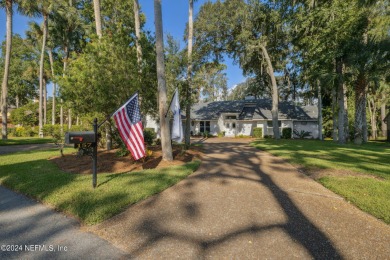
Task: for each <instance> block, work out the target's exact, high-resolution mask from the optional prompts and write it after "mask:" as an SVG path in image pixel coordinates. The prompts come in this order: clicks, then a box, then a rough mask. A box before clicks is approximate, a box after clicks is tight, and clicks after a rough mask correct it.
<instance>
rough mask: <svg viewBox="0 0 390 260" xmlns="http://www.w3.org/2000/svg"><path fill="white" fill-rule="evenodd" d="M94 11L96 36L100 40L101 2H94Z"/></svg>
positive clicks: (97, 0)
mask: <svg viewBox="0 0 390 260" xmlns="http://www.w3.org/2000/svg"><path fill="white" fill-rule="evenodd" d="M93 10H94V12H95V26H96V34H97V36H98V37H99V39H100V38H102V20H101V19H102V18H101V15H100V0H93Z"/></svg>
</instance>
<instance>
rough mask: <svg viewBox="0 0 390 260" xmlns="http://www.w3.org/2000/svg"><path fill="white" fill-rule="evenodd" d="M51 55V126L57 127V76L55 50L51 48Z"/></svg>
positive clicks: (49, 51)
mask: <svg viewBox="0 0 390 260" xmlns="http://www.w3.org/2000/svg"><path fill="white" fill-rule="evenodd" d="M48 53H49V61H50V70H51V76H52V78H53V79H52V81H53V103H52V110H51V124H52V125H55V123H56V91H57V84H56V80H55V74H54V59H53V50H52V49H51V48H50V49H49V50H48Z"/></svg>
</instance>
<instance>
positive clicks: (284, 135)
mask: <svg viewBox="0 0 390 260" xmlns="http://www.w3.org/2000/svg"><path fill="white" fill-rule="evenodd" d="M291 137H292V129H291V128H290V127H289V128H283V129H282V138H283V139H290V138H291Z"/></svg>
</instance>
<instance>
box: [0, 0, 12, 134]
mask: <svg viewBox="0 0 390 260" xmlns="http://www.w3.org/2000/svg"><path fill="white" fill-rule="evenodd" d="M5 9H6V13H7V22H6V27H7V36H6V37H7V39H6V46H5V60H4V75H3V84H2V85H1V102H0V103H1V119H2V124H1V126H2V129H1V138H2V139H3V140H7V137H8V129H7V122H8V118H7V112H8V111H7V108H8V107H7V105H8V76H9V64H10V61H11V46H12V0H7V1H6V2H5Z"/></svg>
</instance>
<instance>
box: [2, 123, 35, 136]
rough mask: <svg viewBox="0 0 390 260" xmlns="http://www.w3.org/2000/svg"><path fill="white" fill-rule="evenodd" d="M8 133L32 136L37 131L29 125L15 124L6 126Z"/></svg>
mask: <svg viewBox="0 0 390 260" xmlns="http://www.w3.org/2000/svg"><path fill="white" fill-rule="evenodd" d="M8 134H9V135H10V136H12V137H33V136H36V135H38V132H37V131H36V130H34V128H32V127H29V126H26V127H24V126H17V127H15V128H8Z"/></svg>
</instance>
